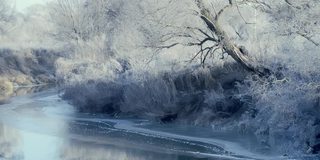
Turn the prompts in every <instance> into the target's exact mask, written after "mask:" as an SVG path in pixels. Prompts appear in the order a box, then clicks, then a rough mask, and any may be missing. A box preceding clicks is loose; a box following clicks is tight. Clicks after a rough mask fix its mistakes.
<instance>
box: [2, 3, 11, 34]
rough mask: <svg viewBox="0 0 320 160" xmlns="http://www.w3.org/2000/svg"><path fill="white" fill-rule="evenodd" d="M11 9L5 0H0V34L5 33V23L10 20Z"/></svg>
mask: <svg viewBox="0 0 320 160" xmlns="http://www.w3.org/2000/svg"><path fill="white" fill-rule="evenodd" d="M12 17H13V9H12V6H11V5H10V4H9V2H8V1H7V0H0V34H3V33H5V31H6V25H7V23H9V22H10V21H11V20H12Z"/></svg>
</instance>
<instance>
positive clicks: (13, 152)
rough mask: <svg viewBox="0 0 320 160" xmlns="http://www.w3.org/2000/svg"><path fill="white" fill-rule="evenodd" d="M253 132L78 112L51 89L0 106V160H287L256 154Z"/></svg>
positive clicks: (257, 147) (273, 155) (256, 148)
mask: <svg viewBox="0 0 320 160" xmlns="http://www.w3.org/2000/svg"><path fill="white" fill-rule="evenodd" d="M253 137H254V136H250V135H247V136H243V135H242V136H240V135H236V134H234V133H222V132H217V131H213V130H212V129H211V128H201V127H195V126H183V125H177V124H159V123H153V122H150V121H147V120H141V119H113V118H110V117H108V116H105V115H94V114H79V113H76V112H75V111H74V110H73V107H72V106H71V105H69V104H68V103H67V102H65V101H63V100H61V99H60V97H59V96H58V93H57V91H56V90H47V91H42V92H38V93H32V94H28V95H25V96H19V97H14V98H12V99H11V100H10V102H8V103H7V104H3V105H0V159H1V160H2V159H3V160H207V159H208V160H209V159H214V160H215V159H287V157H282V156H278V155H276V154H272V153H270V152H268V151H267V152H265V153H264V154H263V153H261V152H264V148H263V147H262V146H259V145H257V143H256V140H255V139H254V138H253ZM307 159H308V158H307Z"/></svg>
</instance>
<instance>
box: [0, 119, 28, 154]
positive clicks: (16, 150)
mask: <svg viewBox="0 0 320 160" xmlns="http://www.w3.org/2000/svg"><path fill="white" fill-rule="evenodd" d="M21 139H22V138H21V135H20V133H19V132H18V131H17V130H14V129H12V128H10V127H7V126H5V125H3V123H0V157H1V158H6V159H22V158H23V149H22V148H21V146H22V143H21Z"/></svg>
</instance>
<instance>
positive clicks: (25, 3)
mask: <svg viewBox="0 0 320 160" xmlns="http://www.w3.org/2000/svg"><path fill="white" fill-rule="evenodd" d="M49 1H51V0H16V8H17V10H19V11H23V10H24V9H26V8H28V7H29V6H32V5H34V4H45V3H47V2H49Z"/></svg>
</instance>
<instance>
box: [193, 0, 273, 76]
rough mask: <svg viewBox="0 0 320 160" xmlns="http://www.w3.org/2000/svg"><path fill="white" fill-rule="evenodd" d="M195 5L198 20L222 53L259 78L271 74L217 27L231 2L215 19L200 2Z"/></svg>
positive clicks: (198, 0) (230, 2)
mask: <svg viewBox="0 0 320 160" xmlns="http://www.w3.org/2000/svg"><path fill="white" fill-rule="evenodd" d="M196 3H197V5H198V7H199V9H200V12H201V14H200V18H201V19H202V20H203V21H204V22H205V24H206V25H207V28H208V29H209V30H210V31H211V32H212V33H214V34H215V35H216V36H217V37H218V40H219V44H220V45H221V47H222V48H223V50H224V52H226V53H227V54H228V55H230V56H231V57H232V58H233V59H234V60H235V61H236V62H238V63H239V64H241V65H242V66H243V67H244V68H245V69H247V70H248V71H251V72H254V73H256V74H258V75H259V76H268V75H270V74H271V72H270V70H269V69H267V68H265V67H263V66H261V65H259V64H258V63H257V62H256V61H255V60H254V59H253V58H252V57H249V54H248V53H246V49H245V48H244V47H241V48H240V47H238V45H236V44H234V42H233V41H232V40H230V38H229V36H228V35H227V33H226V32H225V31H224V30H223V29H222V27H221V26H220V25H219V17H220V15H221V14H222V13H223V12H224V11H225V10H226V9H228V8H231V7H232V1H231V0H229V5H227V6H226V7H224V8H223V9H221V10H220V11H219V12H218V13H217V15H216V16H215V17H213V16H212V15H211V13H210V12H209V10H208V9H207V8H206V7H205V6H204V4H203V1H202V0H196Z"/></svg>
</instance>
